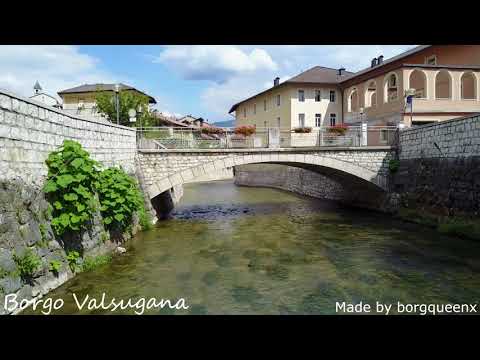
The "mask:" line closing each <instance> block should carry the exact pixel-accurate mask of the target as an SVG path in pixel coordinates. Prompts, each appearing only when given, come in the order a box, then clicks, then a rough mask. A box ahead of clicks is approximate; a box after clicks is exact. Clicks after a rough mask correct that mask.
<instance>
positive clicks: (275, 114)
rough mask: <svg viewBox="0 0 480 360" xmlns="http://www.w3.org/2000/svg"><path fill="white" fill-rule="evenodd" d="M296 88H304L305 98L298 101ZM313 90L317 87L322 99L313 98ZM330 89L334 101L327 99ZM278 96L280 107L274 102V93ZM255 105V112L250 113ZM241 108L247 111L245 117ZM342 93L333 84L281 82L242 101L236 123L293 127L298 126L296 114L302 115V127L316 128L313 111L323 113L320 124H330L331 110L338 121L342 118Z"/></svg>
mask: <svg viewBox="0 0 480 360" xmlns="http://www.w3.org/2000/svg"><path fill="white" fill-rule="evenodd" d="M298 90H304V91H305V101H304V102H300V101H298ZM315 90H320V92H321V101H315ZM330 90H334V91H336V96H335V97H336V99H335V102H331V101H330ZM277 95H280V97H281V101H280V106H277V104H276V96H277ZM264 100H267V110H266V111H265V110H264ZM254 104H256V113H254V112H253V108H254ZM244 109H246V114H245V116H244ZM341 111H342V102H341V93H340V90H339V89H338V88H336V87H334V86H331V87H326V86H320V85H318V86H315V85H311V84H304V85H300V84H291V85H282V86H281V87H279V88H272V89H271V90H270V91H268V92H267V93H265V94H262V95H259V96H257V97H255V98H253V99H251V100H248V101H245V102H244V103H242V104H241V105H240V106H239V107H238V108H237V110H236V112H235V115H236V125H237V126H239V125H256V126H257V127H264V126H265V122H266V124H267V127H278V120H277V119H278V118H280V127H281V128H282V129H293V128H296V127H298V126H299V123H298V114H300V113H303V114H305V126H307V127H312V128H314V127H315V114H322V123H323V125H330V113H335V114H336V115H337V123H338V122H339V121H341Z"/></svg>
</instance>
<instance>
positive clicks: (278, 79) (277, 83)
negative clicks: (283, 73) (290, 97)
mask: <svg viewBox="0 0 480 360" xmlns="http://www.w3.org/2000/svg"><path fill="white" fill-rule="evenodd" d="M279 84H280V78H279V77H278V76H277V77H276V78H275V79H273V86H278V85H279Z"/></svg>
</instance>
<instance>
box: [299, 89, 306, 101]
mask: <svg viewBox="0 0 480 360" xmlns="http://www.w3.org/2000/svg"><path fill="white" fill-rule="evenodd" d="M298 101H300V102H304V101H305V91H304V90H298Z"/></svg>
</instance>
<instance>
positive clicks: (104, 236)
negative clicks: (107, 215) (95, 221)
mask: <svg viewBox="0 0 480 360" xmlns="http://www.w3.org/2000/svg"><path fill="white" fill-rule="evenodd" d="M107 240H108V234H107V233H106V232H105V231H102V233H101V234H100V241H101V242H102V243H105V241H107Z"/></svg>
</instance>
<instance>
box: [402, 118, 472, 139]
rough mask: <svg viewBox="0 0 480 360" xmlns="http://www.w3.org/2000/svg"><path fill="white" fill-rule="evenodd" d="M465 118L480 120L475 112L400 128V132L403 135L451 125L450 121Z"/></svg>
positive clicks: (453, 121)
mask: <svg viewBox="0 0 480 360" xmlns="http://www.w3.org/2000/svg"><path fill="white" fill-rule="evenodd" d="M467 119H472V120H473V119H477V120H480V113H476V114H475V115H467V116H462V117H458V118H454V119H449V120H443V121H437V122H434V123H431V124H425V125H420V126H416V127H414V128H407V129H402V130H400V134H401V135H403V134H406V133H412V132H416V131H422V130H425V129H428V128H430V127H442V126H448V125H451V124H452V123H455V122H457V121H458V122H460V121H464V120H467Z"/></svg>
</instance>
